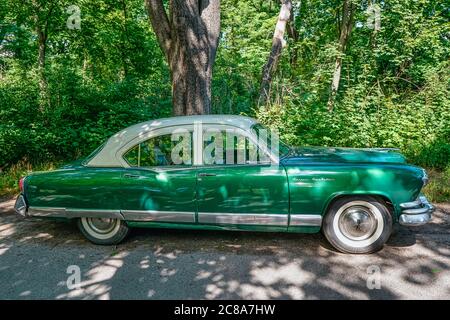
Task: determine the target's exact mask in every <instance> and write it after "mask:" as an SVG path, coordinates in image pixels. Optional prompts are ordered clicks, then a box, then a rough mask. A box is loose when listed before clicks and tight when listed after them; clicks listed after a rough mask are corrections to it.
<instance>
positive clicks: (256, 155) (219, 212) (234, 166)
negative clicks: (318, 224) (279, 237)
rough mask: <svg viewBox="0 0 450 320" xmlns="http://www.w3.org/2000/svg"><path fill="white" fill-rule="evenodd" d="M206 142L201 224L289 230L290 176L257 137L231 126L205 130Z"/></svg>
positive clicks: (199, 182)
mask: <svg viewBox="0 0 450 320" xmlns="http://www.w3.org/2000/svg"><path fill="white" fill-rule="evenodd" d="M202 141H203V148H202V157H201V159H200V161H201V163H202V165H201V166H199V169H198V171H197V190H198V194H197V198H198V223H200V224H215V225H222V226H224V227H225V228H231V229H247V230H270V231H285V230H287V226H288V222H289V221H288V220H289V190H288V181H287V176H286V172H285V170H284V168H283V167H282V166H278V164H277V163H274V162H273V160H272V159H271V157H270V155H269V154H268V153H267V152H268V150H263V149H262V148H261V145H259V143H258V138H257V137H256V136H255V135H254V134H253V133H252V132H250V131H246V130H244V129H241V128H237V127H233V126H230V125H203V128H202ZM258 145H259V146H258Z"/></svg>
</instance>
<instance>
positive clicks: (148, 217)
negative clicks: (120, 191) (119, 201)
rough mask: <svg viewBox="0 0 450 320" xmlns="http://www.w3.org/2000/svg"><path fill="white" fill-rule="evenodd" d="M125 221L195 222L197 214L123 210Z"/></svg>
mask: <svg viewBox="0 0 450 320" xmlns="http://www.w3.org/2000/svg"><path fill="white" fill-rule="evenodd" d="M122 214H123V216H124V218H125V220H130V221H155V222H191V223H194V222H195V213H194V212H189V211H156V210H122Z"/></svg>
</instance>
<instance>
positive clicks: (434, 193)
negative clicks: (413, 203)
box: [423, 166, 450, 203]
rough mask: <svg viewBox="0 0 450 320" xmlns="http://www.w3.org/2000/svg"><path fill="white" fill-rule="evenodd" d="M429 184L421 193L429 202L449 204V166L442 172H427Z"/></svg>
mask: <svg viewBox="0 0 450 320" xmlns="http://www.w3.org/2000/svg"><path fill="white" fill-rule="evenodd" d="M427 172H428V175H429V177H430V182H429V183H428V184H427V185H426V186H425V188H424V189H423V193H424V194H425V196H426V197H427V198H428V200H429V201H431V202H435V203H436V202H450V166H449V167H447V169H446V170H444V171H436V170H427Z"/></svg>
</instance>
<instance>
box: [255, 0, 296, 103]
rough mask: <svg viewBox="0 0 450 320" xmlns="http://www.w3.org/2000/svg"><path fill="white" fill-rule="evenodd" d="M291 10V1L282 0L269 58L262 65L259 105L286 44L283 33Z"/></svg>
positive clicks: (266, 98)
mask: <svg viewBox="0 0 450 320" xmlns="http://www.w3.org/2000/svg"><path fill="white" fill-rule="evenodd" d="M291 12H292V1H291V0H282V5H281V9H280V14H279V15H278V21H277V24H276V26H275V32H274V34H273V39H272V49H271V50H270V54H269V59H268V60H267V63H266V64H265V65H264V67H263V71H262V79H261V89H260V93H259V103H258V104H259V105H265V104H266V102H267V100H268V99H269V95H270V85H271V83H272V74H273V72H274V71H275V69H276V66H277V64H278V61H279V60H280V55H281V50H282V49H283V47H285V45H286V41H285V40H284V33H285V31H286V25H287V23H288V22H289V19H290V17H291Z"/></svg>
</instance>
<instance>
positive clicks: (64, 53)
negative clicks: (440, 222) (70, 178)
mask: <svg viewBox="0 0 450 320" xmlns="http://www.w3.org/2000/svg"><path fill="white" fill-rule="evenodd" d="M356 2H357V4H358V6H357V10H356V13H355V26H354V28H353V32H352V35H351V37H350V42H349V43H348V45H347V50H346V52H345V54H344V55H343V57H342V58H343V67H342V77H341V82H340V87H339V90H338V93H337V97H336V103H335V107H334V110H333V112H332V113H330V112H328V110H327V108H326V104H327V101H328V97H329V93H330V83H331V77H332V73H333V68H334V63H335V58H336V55H337V54H338V51H337V35H338V24H337V21H336V17H337V15H338V13H339V10H340V6H341V5H342V1H339V0H326V1H324V0H302V1H301V5H300V1H294V4H295V8H294V13H295V29H296V30H297V32H298V39H297V40H296V41H294V40H293V39H292V38H286V40H287V47H285V48H284V50H283V53H282V57H281V60H280V62H279V64H278V67H277V72H276V74H275V75H274V79H273V85H272V89H271V98H270V101H269V104H268V106H267V108H260V106H257V101H258V94H259V88H260V82H261V79H260V77H261V71H262V68H263V65H264V64H265V62H266V60H267V57H268V54H269V50H270V47H271V42H272V35H273V31H274V26H275V22H276V19H277V16H278V13H279V1H276V0H270V1H268V0H245V1H241V0H222V1H221V10H222V11H221V19H222V22H221V24H222V34H221V37H220V44H219V51H218V55H217V59H216V63H215V66H214V78H213V83H212V92H213V96H212V100H213V111H214V112H215V113H230V114H248V115H250V116H257V117H259V118H260V120H261V121H262V122H264V123H266V124H269V125H270V126H272V127H274V128H277V129H279V130H280V132H281V134H282V137H283V138H284V139H285V140H286V141H287V142H289V143H291V144H295V145H325V146H333V145H334V146H347V147H397V148H400V149H401V150H402V152H404V153H405V154H406V155H407V157H408V158H409V160H410V161H412V162H413V163H415V164H418V165H422V166H426V167H430V168H436V169H439V170H444V169H445V168H447V167H448V166H449V161H450V160H449V159H450V131H449V128H450V102H449V96H450V92H449V90H450V54H449V53H450V37H449V35H450V24H449V15H450V12H449V8H448V5H447V4H446V2H445V1H443V0H421V1H409V0H391V1H388V2H385V1H380V2H378V3H379V5H380V7H381V30H379V31H377V32H375V31H374V30H372V29H370V28H368V27H367V25H366V20H367V18H368V15H367V13H366V11H365V10H366V9H367V6H368V3H369V2H368V1H359V2H358V1H356ZM372 2H373V1H372ZM36 4H38V5H39V8H40V9H39V10H37V9H36V7H35V6H36ZM52 4H53V5H54V7H53V9H52V11H51V14H49V12H50V8H51V6H52ZM70 4H72V3H71V2H70V1H66V0H54V1H43V0H37V1H30V0H26V1H19V0H11V1H3V2H1V3H0V168H11V166H14V165H15V164H16V163H17V162H18V161H21V160H22V161H25V160H26V161H28V162H32V163H41V162H54V161H60V160H61V161H69V160H72V159H74V158H77V157H80V156H84V155H87V154H88V153H89V152H90V151H91V150H93V149H94V148H95V147H97V146H98V145H99V144H100V143H101V142H102V141H103V140H104V139H105V138H107V137H108V136H110V135H111V134H112V133H114V132H116V131H118V130H120V129H122V128H124V127H126V126H128V125H130V124H133V123H137V122H140V121H144V120H148V119H153V118H159V117H164V116H169V115H170V114H171V88H170V75H169V70H168V68H167V65H166V64H165V59H164V57H163V55H162V53H161V50H160V49H159V46H158V43H157V41H156V38H155V35H154V33H153V31H152V30H151V28H150V24H149V21H148V17H147V15H146V11H145V8H144V3H143V1H142V0H125V1H115V0H80V1H78V2H77V5H78V6H79V7H80V9H81V29H80V30H77V29H75V30H71V29H68V28H67V27H66V20H67V18H68V16H69V14H68V13H66V8H67V6H68V5H70ZM36 17H37V18H38V19H37V20H36ZM47 17H48V40H47V51H46V65H45V72H44V76H45V79H46V83H47V89H46V90H47V93H46V94H47V96H48V104H43V103H42V92H41V91H40V86H39V82H40V80H41V77H42V74H41V73H40V72H39V69H38V63H37V61H38V37H37V34H36V26H37V25H38V24H39V25H41V26H42V25H43V23H44V22H45V21H46V20H45V19H47Z"/></svg>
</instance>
